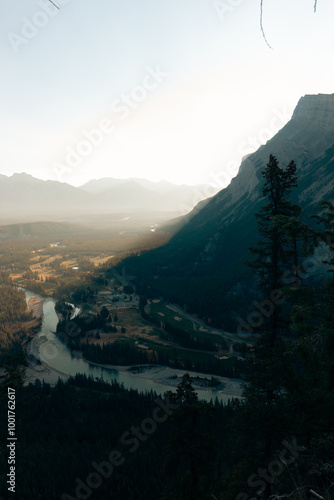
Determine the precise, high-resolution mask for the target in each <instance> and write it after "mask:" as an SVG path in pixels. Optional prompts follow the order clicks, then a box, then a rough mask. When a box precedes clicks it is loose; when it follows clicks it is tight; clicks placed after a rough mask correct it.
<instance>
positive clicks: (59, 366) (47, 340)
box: [25, 290, 233, 402]
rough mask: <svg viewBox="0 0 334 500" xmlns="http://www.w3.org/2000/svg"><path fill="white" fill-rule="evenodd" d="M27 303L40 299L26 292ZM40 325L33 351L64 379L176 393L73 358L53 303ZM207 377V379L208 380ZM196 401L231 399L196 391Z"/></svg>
mask: <svg viewBox="0 0 334 500" xmlns="http://www.w3.org/2000/svg"><path fill="white" fill-rule="evenodd" d="M25 294H26V299H27V301H28V300H29V298H30V297H38V298H43V297H41V296H40V295H38V294H37V293H34V292H31V291H30V290H25ZM79 311H80V309H79V308H76V309H75V312H74V315H73V316H72V319H73V317H74V316H75V315H77V314H78V313H79ZM43 314H44V317H43V321H42V326H41V330H40V332H39V333H38V337H36V338H35V339H34V340H33V341H32V348H33V350H34V349H36V350H37V351H38V354H39V357H40V359H41V361H42V362H43V363H45V364H46V365H48V366H49V367H50V368H53V369H55V370H58V371H60V372H61V373H63V374H66V375H72V376H74V375H76V374H77V373H82V374H86V375H87V376H89V375H91V376H93V377H94V378H96V377H97V378H103V379H104V380H105V381H112V380H115V379H116V380H117V382H119V383H120V384H123V386H124V388H125V389H136V390H137V391H139V392H145V391H150V390H151V389H152V390H153V391H155V392H156V393H157V394H159V395H163V394H164V393H165V392H166V391H168V390H172V391H175V387H174V386H169V385H165V384H161V383H159V382H156V381H154V380H151V379H148V378H143V377H141V376H139V375H136V374H135V373H131V372H128V371H118V370H115V369H107V368H102V367H99V366H95V365H92V364H90V363H89V362H88V361H86V360H84V359H82V358H79V357H77V356H75V355H74V354H72V352H71V351H70V349H69V348H68V347H67V345H65V343H64V342H62V341H61V340H60V339H59V338H58V337H57V336H56V335H55V333H54V332H55V331H56V328H57V323H58V321H59V320H58V316H57V314H56V311H55V301H54V300H53V299H51V298H47V299H45V301H44V304H43ZM208 377H209V376H208ZM196 392H197V394H198V397H199V399H201V400H205V401H210V400H211V399H213V400H214V399H215V398H216V397H217V398H218V400H219V401H222V402H228V400H230V399H231V398H232V397H233V396H231V395H229V394H224V393H223V392H222V391H217V390H210V389H209V390H201V389H199V390H198V389H196Z"/></svg>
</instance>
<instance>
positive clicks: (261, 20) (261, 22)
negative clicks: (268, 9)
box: [260, 0, 273, 50]
mask: <svg viewBox="0 0 334 500" xmlns="http://www.w3.org/2000/svg"><path fill="white" fill-rule="evenodd" d="M260 26H261V32H262V36H263V38H264V41H265V42H266V44H267V45H268V47H269V48H270V49H271V50H273V48H272V47H271V46H270V45H269V43H268V40H267V37H266V34H265V32H264V29H263V0H261V17H260Z"/></svg>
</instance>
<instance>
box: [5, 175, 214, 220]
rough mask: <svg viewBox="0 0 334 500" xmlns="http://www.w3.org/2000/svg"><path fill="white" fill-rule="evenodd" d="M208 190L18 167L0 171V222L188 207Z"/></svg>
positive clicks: (172, 212)
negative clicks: (68, 176) (43, 175)
mask: <svg viewBox="0 0 334 500" xmlns="http://www.w3.org/2000/svg"><path fill="white" fill-rule="evenodd" d="M205 192H207V190H206V188H205V186H186V185H182V186H177V185H174V184H172V183H169V182H166V181H161V182H158V183H154V182H150V181H146V180H144V179H126V180H122V179H112V178H105V179H99V180H92V181H89V182H88V183H86V184H84V185H83V186H80V187H74V186H71V185H69V184H66V183H61V182H57V181H43V180H40V179H36V178H35V177H33V176H31V175H28V174H25V173H22V174H14V175H12V176H11V177H7V176H5V175H0V222H7V223H11V222H12V223H16V222H25V221H29V222H30V221H45V220H61V219H65V220H75V219H76V218H78V217H82V218H84V216H85V215H87V216H88V215H93V214H94V215H95V214H104V215H105V214H113V213H125V212H126V213H135V214H139V213H150V214H151V215H152V217H154V216H156V215H157V214H161V213H165V214H166V215H167V216H168V214H169V213H170V217H174V216H177V215H180V214H182V213H185V211H186V210H187V209H188V211H189V210H191V209H192V208H193V207H194V206H195V205H196V203H197V202H198V201H199V200H200V199H202V198H203V194H202V193H205Z"/></svg>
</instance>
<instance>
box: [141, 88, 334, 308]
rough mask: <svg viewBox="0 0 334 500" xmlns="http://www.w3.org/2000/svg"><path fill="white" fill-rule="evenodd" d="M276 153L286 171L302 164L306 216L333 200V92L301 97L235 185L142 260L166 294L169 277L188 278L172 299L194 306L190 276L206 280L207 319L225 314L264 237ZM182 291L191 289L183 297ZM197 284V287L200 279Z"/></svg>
mask: <svg viewBox="0 0 334 500" xmlns="http://www.w3.org/2000/svg"><path fill="white" fill-rule="evenodd" d="M270 154H273V155H274V156H276V157H277V159H278V160H279V162H280V165H281V166H283V167H285V166H286V165H287V164H288V163H289V162H290V161H291V160H294V161H295V163H296V164H297V174H298V184H299V187H298V189H297V190H295V192H294V194H293V197H294V201H295V202H298V203H300V204H301V206H302V208H303V209H304V211H305V212H306V214H307V213H310V212H312V211H315V210H316V205H317V203H318V202H319V201H320V200H321V199H322V198H327V199H330V200H331V199H333V198H334V175H333V174H334V172H333V169H334V94H331V95H307V96H305V97H302V98H301V99H300V100H299V102H298V105H297V107H296V109H295V111H294V113H293V116H292V118H291V120H290V121H289V122H288V123H287V124H286V125H285V126H284V127H283V128H282V129H281V130H280V131H279V132H278V133H277V134H276V135H275V136H274V137H273V138H272V139H271V140H270V141H268V142H267V143H266V144H265V145H264V146H261V147H260V148H259V149H258V151H256V152H255V153H253V154H251V155H249V156H248V157H247V158H245V159H244V160H243V162H242V164H241V166H240V169H239V173H238V175H237V176H236V177H235V178H234V179H232V181H231V183H230V185H229V186H228V187H227V188H225V189H223V190H222V191H220V192H219V193H218V194H217V195H215V196H214V197H213V198H212V199H211V200H210V201H209V202H208V203H207V204H206V205H205V206H204V207H203V208H202V209H201V210H199V211H198V213H196V212H195V211H194V213H193V214H192V216H191V217H189V222H188V223H187V224H185V225H184V227H183V228H182V229H181V230H180V231H179V232H178V233H177V234H176V235H175V236H174V237H173V238H172V240H171V241H170V242H169V243H168V244H167V245H166V246H164V247H162V248H161V249H158V250H156V251H154V252H151V253H150V254H149V255H148V256H147V257H144V258H146V260H149V259H150V260H151V261H152V262H154V266H155V267H154V274H155V275H156V276H160V278H161V280H160V282H159V283H160V291H162V292H164V280H165V281H166V283H167V282H170V281H171V279H176V278H178V279H180V278H182V277H183V278H184V281H183V282H182V285H180V283H181V281H182V280H181V281H180V280H179V282H178V286H179V290H180V291H179V292H174V295H173V298H174V299H179V301H180V302H186V301H187V300H188V301H189V303H190V304H193V305H194V304H195V301H194V300H193V296H194V293H195V292H194V291H193V290H192V289H191V287H190V286H189V283H190V281H189V278H190V279H193V278H196V277H197V278H201V279H202V278H203V277H205V278H206V280H207V284H206V289H205V290H203V293H209V294H210V295H212V297H213V299H212V300H211V305H212V309H211V310H210V305H208V307H207V308H206V309H207V311H206V312H207V314H208V315H211V314H212V315H214V314H218V311H219V308H221V309H224V306H223V305H222V304H223V303H224V301H225V299H226V297H227V296H228V294H229V293H230V292H231V290H233V288H234V287H235V286H236V285H237V284H238V283H240V280H243V279H244V278H245V276H247V273H248V269H247V267H246V266H244V264H243V262H244V261H245V260H246V259H247V258H249V250H248V249H249V247H250V246H252V245H254V243H256V241H257V240H258V234H257V226H256V219H255V217H254V214H255V213H256V212H257V211H258V210H259V208H260V206H261V204H262V201H263V197H262V183H263V181H262V171H263V169H264V167H265V165H266V164H267V162H268V159H269V155H270ZM142 262H143V261H142ZM210 280H211V281H210ZM198 282H199V281H198ZM253 282H254V279H253ZM201 283H202V281H201ZM211 283H212V285H211ZM182 286H183V289H184V290H187V292H184V293H183V292H182ZM191 286H192V288H194V281H192V285H191ZM201 286H202V285H201ZM238 286H239V285H238ZM247 286H249V285H247ZM167 288H168V287H167ZM167 288H166V289H167ZM218 290H219V291H218ZM245 293H246V290H245ZM187 297H188V298H187ZM215 297H218V298H217V300H216V298H215ZM219 301H220V305H219ZM225 302H226V301H225ZM199 303H200V302H199V300H198V301H197V307H198V304H199ZM194 307H196V306H194Z"/></svg>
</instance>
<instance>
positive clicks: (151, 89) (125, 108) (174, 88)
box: [0, 0, 334, 187]
mask: <svg viewBox="0 0 334 500" xmlns="http://www.w3.org/2000/svg"><path fill="white" fill-rule="evenodd" d="M53 1H54V3H55V4H57V5H58V6H59V7H60V9H59V10H57V9H56V8H55V7H54V6H53V5H52V4H51V3H50V2H48V0H36V1H35V0H29V1H27V0H11V1H4V0H2V1H1V3H0V30H1V36H2V40H1V44H0V61H1V73H2V74H1V82H0V88H1V92H0V110H1V113H0V137H1V149H0V155H1V156H0V159H1V168H0V173H1V174H5V175H11V174H13V173H14V172H23V171H25V172H28V173H30V174H32V175H34V176H35V177H38V178H41V179H53V180H59V181H61V182H68V183H70V184H73V185H81V184H83V183H84V182H86V181H88V180H89V179H92V178H101V177H117V178H128V177H141V178H147V179H150V180H153V181H158V180H161V179H165V180H169V181H171V182H174V183H176V184H181V183H185V184H197V183H211V184H215V185H217V187H224V185H226V184H227V183H228V180H229V179H230V178H231V177H232V176H233V175H235V173H236V172H237V170H238V167H239V165H240V160H241V158H242V156H244V155H245V154H247V153H250V152H252V151H255V150H256V149H257V148H258V147H259V145H260V144H263V143H265V142H266V141H267V140H268V139H269V138H270V137H271V136H273V135H274V134H275V133H276V132H277V131H278V130H279V129H280V128H282V127H283V125H284V124H285V123H286V122H287V121H288V120H289V118H290V117H291V114H292V112H293V109H294V108H295V106H296V104H297V102H298V100H299V98H300V97H301V96H303V95H305V94H317V93H330V94H331V93H334V64H333V54H334V30H333V23H334V2H333V0H318V7H317V12H316V13H314V12H313V5H314V2H313V0H309V1H305V0H279V1H278V0H264V12H263V16H264V17H263V22H264V27H265V31H266V36H267V39H268V41H269V43H270V45H271V46H272V47H273V49H274V50H270V49H269V48H268V46H267V45H266V44H265V42H264V39H263V37H262V34H261V30H260V0H168V1H167V0H141V1H139V0H95V1H94V0H53Z"/></svg>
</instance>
